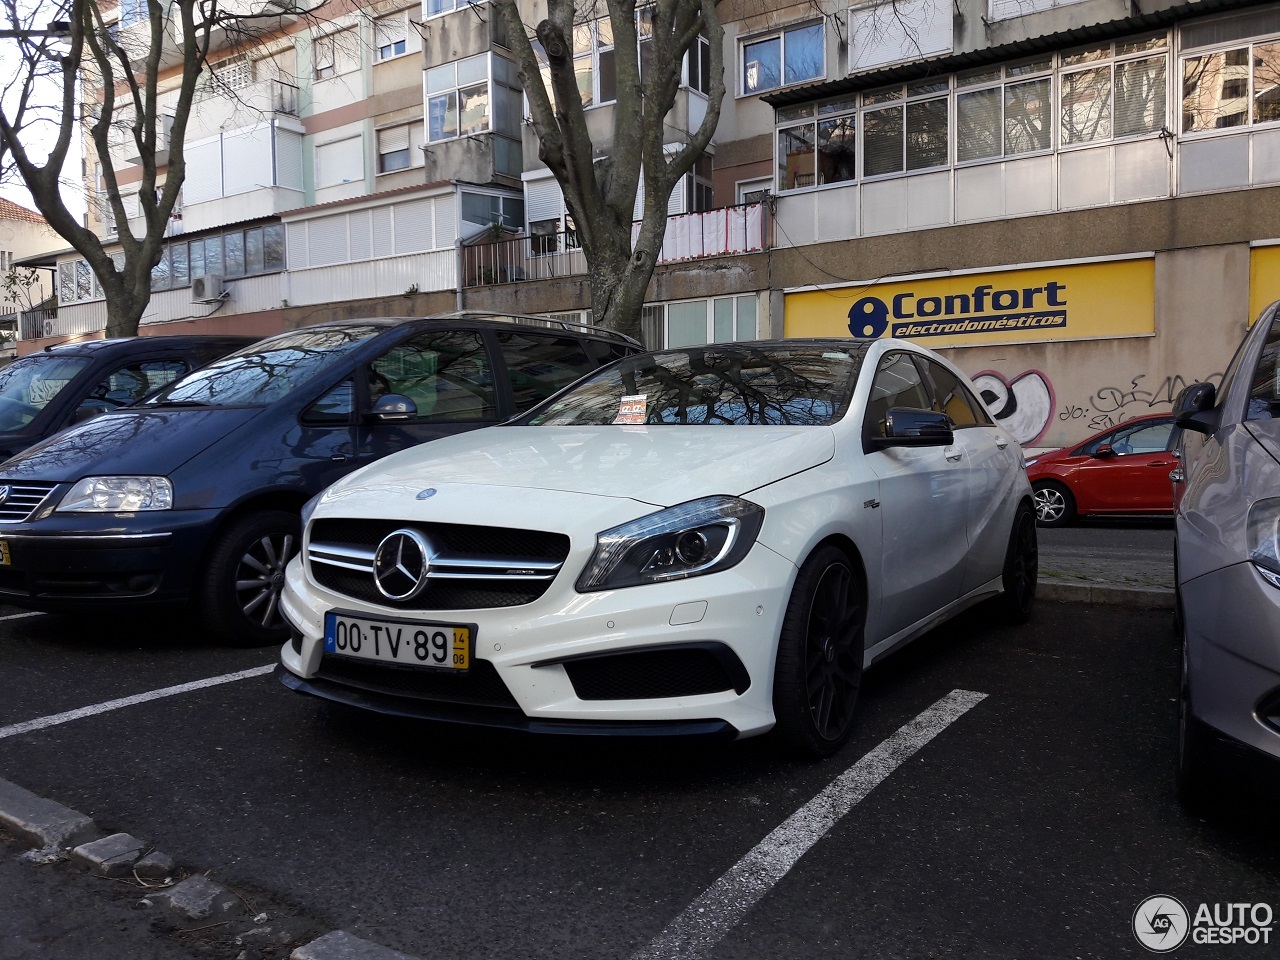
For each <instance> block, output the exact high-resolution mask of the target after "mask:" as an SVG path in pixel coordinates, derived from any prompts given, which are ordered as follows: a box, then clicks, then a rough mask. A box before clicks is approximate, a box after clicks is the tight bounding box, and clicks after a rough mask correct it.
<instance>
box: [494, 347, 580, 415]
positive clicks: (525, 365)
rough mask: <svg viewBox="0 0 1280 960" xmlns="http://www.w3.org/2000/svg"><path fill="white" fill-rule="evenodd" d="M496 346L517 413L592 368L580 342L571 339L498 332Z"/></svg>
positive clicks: (522, 411)
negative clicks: (502, 362)
mask: <svg viewBox="0 0 1280 960" xmlns="http://www.w3.org/2000/svg"><path fill="white" fill-rule="evenodd" d="M498 347H499V349H501V350H502V359H503V361H504V362H505V363H506V365H507V375H508V378H509V379H510V381H511V394H512V397H513V398H514V400H515V408H516V411H517V412H518V413H524V411H526V410H528V409H529V408H530V407H532V406H533V405H534V404H536V403H539V402H540V401H542V400H545V399H546V398H547V397H549V396H551V395H552V394H553V393H555V392H556V391H557V390H559V389H560V388H561V387H566V386H568V385H569V384H571V383H573V381H575V380H577V379H578V378H579V377H581V376H583V375H585V374H587V373H590V372H591V371H592V370H594V369H595V367H596V365H595V363H594V362H593V361H592V360H591V358H590V357H588V356H587V352H586V350H584V349H583V347H582V343H581V342H580V341H578V340H575V339H573V338H571V337H553V336H546V335H543V334H537V333H499V334H498Z"/></svg>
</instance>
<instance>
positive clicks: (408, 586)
mask: <svg viewBox="0 0 1280 960" xmlns="http://www.w3.org/2000/svg"><path fill="white" fill-rule="evenodd" d="M433 553H434V551H433V550H432V549H431V544H429V543H428V542H427V538H426V537H424V536H423V535H422V534H420V533H419V532H418V531H417V530H409V529H400V530H395V531H392V532H391V533H389V534H387V535H386V536H385V537H383V538H382V542H381V543H379V544H378V549H377V550H376V551H374V554H373V582H374V585H375V586H377V588H378V592H379V593H381V594H382V595H383V596H384V597H386V598H387V599H388V600H399V601H404V600H412V599H413V598H414V597H416V596H417V595H418V594H420V593H421V592H422V591H423V589H424V588H425V587H426V585H427V575H428V574H429V573H430V571H431V556H432V554H433Z"/></svg>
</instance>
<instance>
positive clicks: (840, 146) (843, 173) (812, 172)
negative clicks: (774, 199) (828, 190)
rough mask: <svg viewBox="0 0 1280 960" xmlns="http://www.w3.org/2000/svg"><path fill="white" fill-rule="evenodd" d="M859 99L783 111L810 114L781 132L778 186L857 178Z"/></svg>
mask: <svg viewBox="0 0 1280 960" xmlns="http://www.w3.org/2000/svg"><path fill="white" fill-rule="evenodd" d="M857 110H858V101H857V98H855V97H850V98H847V99H844V100H835V101H831V102H828V103H823V104H820V105H818V106H817V107H816V108H815V107H813V106H812V105H806V106H803V107H796V108H791V109H790V110H787V111H779V117H780V118H786V119H793V118H800V117H807V118H810V119H807V120H806V121H805V122H803V123H797V124H790V125H788V126H785V127H783V128H781V129H780V130H779V131H778V189H779V190H796V189H803V188H807V187H816V186H819V185H821V184H827V183H844V182H847V181H849V180H853V179H854V178H855V177H857V175H858V173H857V165H856V164H857V153H858V112H857Z"/></svg>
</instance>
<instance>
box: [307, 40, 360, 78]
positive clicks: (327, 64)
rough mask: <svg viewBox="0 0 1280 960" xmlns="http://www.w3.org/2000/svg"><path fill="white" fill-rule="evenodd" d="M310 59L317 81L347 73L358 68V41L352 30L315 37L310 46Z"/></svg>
mask: <svg viewBox="0 0 1280 960" xmlns="http://www.w3.org/2000/svg"><path fill="white" fill-rule="evenodd" d="M311 57H312V69H313V71H314V74H315V78H316V79H317V80H327V79H329V78H330V77H336V76H339V75H340V74H343V73H349V72H351V71H352V70H356V69H359V67H360V41H359V39H358V38H357V37H356V32H355V31H354V30H340V31H338V32H337V33H331V34H329V35H328V36H327V37H317V38H316V39H315V40H314V41H313V42H312V44H311Z"/></svg>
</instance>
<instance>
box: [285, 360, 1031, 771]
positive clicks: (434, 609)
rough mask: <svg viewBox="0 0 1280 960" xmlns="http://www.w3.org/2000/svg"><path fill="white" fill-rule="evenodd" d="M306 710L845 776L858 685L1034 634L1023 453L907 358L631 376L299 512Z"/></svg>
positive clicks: (296, 638)
mask: <svg viewBox="0 0 1280 960" xmlns="http://www.w3.org/2000/svg"><path fill="white" fill-rule="evenodd" d="M304 516H305V518H306V529H305V533H304V548H303V555H302V556H300V557H299V558H298V559H297V560H295V561H294V562H293V563H292V564H290V566H289V568H288V571H287V575H286V576H287V584H286V589H285V593H284V596H283V597H282V601H281V602H282V607H283V610H284V613H285V616H286V618H287V619H288V620H289V622H290V623H291V624H292V625H293V627H294V631H295V632H294V635H293V637H292V638H291V640H290V642H289V643H287V644H285V645H284V647H283V649H282V651H281V657H282V665H281V667H280V668H279V669H278V670H277V676H279V677H280V679H281V680H282V682H283V683H284V684H285V685H286V686H288V687H290V688H291V689H294V690H297V691H300V692H303V693H308V694H313V695H315V696H318V697H323V698H326V699H329V700H334V701H339V702H343V703H347V704H352V705H355V706H358V707H363V708H366V709H369V710H375V711H381V712H385V713H391V714H401V715H408V716H416V717H425V718H435V719H440V720H449V721H455V722H463V723H476V724H484V725H494V726H503V727H510V728H516V729H522V730H527V731H559V732H568V733H589V734H624V735H633V734H687V735H705V736H709V737H739V736H751V735H754V734H759V733H763V732H764V731H767V730H769V729H770V728H773V727H775V725H776V727H777V728H778V730H779V731H780V735H781V736H782V737H783V739H784V740H785V742H786V743H788V744H789V745H790V747H791V748H792V749H793V750H794V751H795V752H797V753H799V754H802V755H808V756H820V755H825V754H828V753H831V752H832V751H834V750H836V749H838V748H839V747H840V746H841V745H842V744H843V743H844V742H845V740H846V739H847V738H848V736H849V733H850V730H851V729H852V721H853V713H854V706H855V703H856V700H857V695H858V689H859V685H860V683H861V678H862V672H863V669H864V668H865V667H866V666H868V665H870V664H871V663H873V662H874V661H876V660H878V659H879V658H881V657H883V656H885V655H886V654H888V653H889V652H890V651H891V650H893V649H895V648H897V647H898V646H900V645H902V644H903V643H906V642H907V641H909V640H911V639H912V638H914V637H916V636H917V635H919V634H921V633H923V632H924V631H926V630H928V629H929V628H930V627H933V626H934V625H936V624H938V623H940V622H941V621H942V620H944V619H946V618H947V617H950V616H952V615H953V614H955V613H957V612H959V611H960V610H962V609H964V608H966V607H968V606H969V605H971V604H974V603H976V602H978V601H980V600H983V599H985V598H988V597H997V596H1001V597H1002V601H1001V602H1002V605H1003V607H1004V608H1005V610H1006V612H1008V613H1009V614H1010V615H1011V616H1013V617H1015V618H1025V617H1027V616H1028V615H1029V614H1030V610H1031V605H1032V601H1033V598H1034V595H1035V586H1036V569H1037V559H1036V527H1035V515H1034V512H1033V508H1032V503H1031V488H1030V486H1029V484H1028V483H1027V480H1026V473H1025V471H1024V469H1023V464H1022V454H1021V450H1020V448H1019V447H1018V444H1017V443H1016V442H1014V440H1013V439H1012V438H1011V437H1010V435H1009V434H1008V432H1007V431H1006V430H1004V429H1003V428H1002V427H1000V426H998V425H997V424H996V423H995V422H994V421H993V420H992V419H991V417H990V416H989V415H988V413H987V411H986V409H985V408H984V407H983V405H982V403H981V401H980V400H978V398H977V395H976V393H975V391H974V390H973V387H972V385H971V384H969V383H968V381H967V380H966V379H965V378H964V375H963V374H962V373H960V372H959V371H958V370H957V369H956V368H955V367H953V366H952V365H951V364H950V363H948V362H947V361H946V360H944V359H942V358H941V357H939V356H937V355H936V354H934V353H931V352H929V351H927V350H924V349H922V348H919V347H917V346H914V345H912V344H910V343H907V342H905V341H901V340H892V339H885V340H877V341H871V342H867V341H862V342H859V341H853V340H848V339H845V340H835V339H833V340H784V341H776V342H761V343H743V344H716V345H713V346H696V347H686V348H682V349H678V350H669V351H665V352H661V353H652V354H644V355H640V356H635V357H628V358H626V359H624V360H622V361H620V362H619V363H617V364H614V365H613V366H611V367H609V368H607V369H605V370H601V371H599V372H598V373H596V374H594V375H593V376H591V377H589V378H588V379H586V380H584V381H582V382H581V383H579V384H577V385H576V386H574V387H573V388H571V389H569V390H567V391H566V392H565V393H563V394H561V395H560V396H558V397H556V398H553V399H552V400H551V401H549V402H548V403H545V404H543V405H542V406H540V407H538V408H536V409H535V410H534V411H532V412H531V413H529V414H527V415H526V416H524V417H522V418H520V419H518V420H516V421H514V422H513V423H512V424H510V425H504V426H501V427H496V428H494V429H491V430H484V431H478V432H476V433H473V434H471V435H469V436H465V437H451V438H449V439H448V440H443V441H440V442H438V443H436V444H432V445H431V448H430V449H422V450H413V451H406V452H404V453H400V454H396V455H394V456H392V457H389V458H387V459H386V460H384V461H383V462H381V463H379V464H376V465H374V466H372V467H369V468H367V469H363V470H360V471H357V472H356V473H354V474H352V475H350V476H349V477H347V478H345V479H344V480H342V481H339V482H338V483H336V484H334V485H333V486H332V487H330V488H329V489H328V490H327V491H326V492H325V493H324V494H322V495H321V496H320V497H318V498H316V499H315V500H313V501H312V502H311V503H310V504H309V505H308V507H307V508H306V510H305V511H304Z"/></svg>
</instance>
